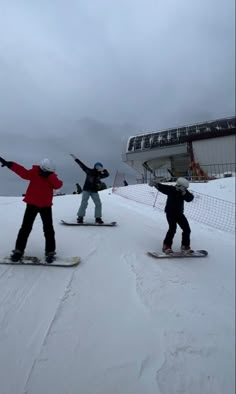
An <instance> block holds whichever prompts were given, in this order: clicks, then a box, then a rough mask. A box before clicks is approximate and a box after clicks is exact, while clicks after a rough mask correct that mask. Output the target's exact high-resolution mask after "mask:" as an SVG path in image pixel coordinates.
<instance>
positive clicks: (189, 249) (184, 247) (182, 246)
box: [181, 245, 194, 254]
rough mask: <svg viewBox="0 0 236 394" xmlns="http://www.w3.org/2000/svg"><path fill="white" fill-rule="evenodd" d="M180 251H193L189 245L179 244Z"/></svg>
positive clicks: (190, 252)
mask: <svg viewBox="0 0 236 394" xmlns="http://www.w3.org/2000/svg"><path fill="white" fill-rule="evenodd" d="M181 252H182V253H184V254H192V253H193V252H194V251H193V250H192V249H191V248H190V246H184V245H181Z"/></svg>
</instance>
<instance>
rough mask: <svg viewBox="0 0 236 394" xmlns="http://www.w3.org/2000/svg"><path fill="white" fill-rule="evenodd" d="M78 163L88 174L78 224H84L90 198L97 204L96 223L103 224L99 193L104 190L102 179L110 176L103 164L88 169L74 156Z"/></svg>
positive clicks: (78, 214)
mask: <svg viewBox="0 0 236 394" xmlns="http://www.w3.org/2000/svg"><path fill="white" fill-rule="evenodd" d="M71 156H72V157H73V159H75V161H76V163H77V164H79V166H80V167H81V168H82V170H83V171H84V172H85V173H86V179H85V182H84V186H83V192H82V200H81V204H80V207H79V210H78V213H77V222H78V223H83V221H84V216H85V212H86V208H87V206H88V200H89V197H91V198H92V200H93V202H94V204H95V214H94V216H95V223H98V224H103V220H102V203H101V200H100V197H99V194H98V191H99V190H101V189H102V182H101V179H103V178H107V177H108V176H109V175H110V174H109V172H108V171H107V170H106V169H104V168H103V165H102V163H99V162H97V163H95V164H94V167H93V168H89V167H87V166H86V165H85V164H84V163H83V162H82V161H81V160H79V159H78V158H77V157H76V156H74V155H72V154H71Z"/></svg>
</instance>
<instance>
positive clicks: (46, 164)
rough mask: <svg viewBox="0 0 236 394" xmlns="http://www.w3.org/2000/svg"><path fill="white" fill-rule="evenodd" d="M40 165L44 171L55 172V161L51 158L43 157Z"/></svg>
mask: <svg viewBox="0 0 236 394" xmlns="http://www.w3.org/2000/svg"><path fill="white" fill-rule="evenodd" d="M39 167H40V168H41V170H43V171H49V172H55V171H56V167H55V165H54V163H53V162H52V161H51V160H49V159H43V160H42V161H41V163H40V165H39Z"/></svg>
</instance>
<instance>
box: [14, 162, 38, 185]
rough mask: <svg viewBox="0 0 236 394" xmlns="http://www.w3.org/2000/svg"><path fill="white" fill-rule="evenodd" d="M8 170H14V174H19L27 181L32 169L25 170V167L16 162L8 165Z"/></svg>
mask: <svg viewBox="0 0 236 394" xmlns="http://www.w3.org/2000/svg"><path fill="white" fill-rule="evenodd" d="M9 168H10V170H12V171H13V172H15V174H17V175H19V176H20V177H21V178H22V179H26V180H27V181H29V180H30V179H31V176H32V169H30V170H27V169H26V168H25V167H23V166H21V165H20V164H17V163H14V162H13V163H12V165H11V166H10V167H9Z"/></svg>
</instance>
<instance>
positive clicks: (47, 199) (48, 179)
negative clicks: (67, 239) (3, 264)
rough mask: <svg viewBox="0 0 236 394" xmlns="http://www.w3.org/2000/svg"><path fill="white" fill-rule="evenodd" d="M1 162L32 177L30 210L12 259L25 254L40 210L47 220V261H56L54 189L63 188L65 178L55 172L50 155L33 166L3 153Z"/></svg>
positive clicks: (28, 205) (28, 193)
mask: <svg viewBox="0 0 236 394" xmlns="http://www.w3.org/2000/svg"><path fill="white" fill-rule="evenodd" d="M0 163H1V164H2V167H4V166H5V167H8V168H9V169H10V170H12V171H13V172H15V173H16V174H17V175H19V176H20V177H21V178H23V179H25V180H28V181H29V186H28V188H27V191H26V193H25V196H24V199H23V201H25V202H26V204H27V205H26V210H25V214H24V218H23V222H22V225H21V228H20V231H19V233H18V236H17V240H16V244H15V249H14V250H13V252H12V255H11V260H12V261H14V262H16V261H19V260H20V259H21V258H22V257H23V255H24V250H25V247H26V244H27V240H28V237H29V235H30V232H31V230H32V227H33V223H34V221H35V218H36V216H37V214H38V213H39V214H40V216H41V219H42V222H43V231H44V236H45V256H46V262H47V263H52V262H53V260H54V259H55V254H56V242H55V232H54V228H53V220H52V199H53V190H54V189H60V188H61V187H62V185H63V182H62V181H61V180H60V179H58V177H57V175H56V174H55V166H54V165H53V164H52V162H51V161H50V160H49V159H43V160H42V161H41V163H40V165H33V166H32V168H31V169H30V170H27V169H26V168H24V167H23V166H21V165H19V164H17V163H15V162H12V161H6V160H4V159H3V158H2V157H0Z"/></svg>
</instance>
